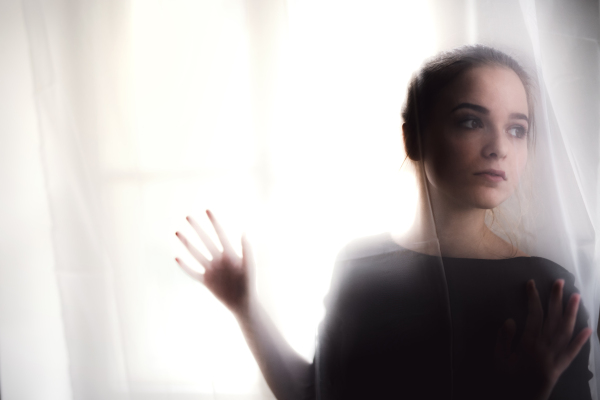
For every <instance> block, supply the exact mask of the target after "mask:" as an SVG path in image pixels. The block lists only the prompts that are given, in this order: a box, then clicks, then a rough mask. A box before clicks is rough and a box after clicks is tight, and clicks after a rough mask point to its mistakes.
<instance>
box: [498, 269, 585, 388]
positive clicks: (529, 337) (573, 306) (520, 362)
mask: <svg viewBox="0 0 600 400" xmlns="http://www.w3.org/2000/svg"><path fill="white" fill-rule="evenodd" d="M563 286H564V281H563V280H562V279H559V280H556V281H555V282H554V285H553V287H552V291H551V294H550V299H549V301H548V315H547V317H546V319H545V320H544V311H543V309H542V303H541V301H540V297H539V294H538V291H537V289H536V287H535V282H534V281H533V280H530V281H529V282H527V297H528V309H529V314H528V316H527V321H526V323H525V330H524V332H523V336H522V338H521V341H520V342H519V344H518V346H517V349H516V351H515V352H513V351H512V350H511V345H512V341H513V338H514V335H515V332H516V324H515V321H514V320H512V319H508V320H506V322H505V323H504V325H503V326H502V327H501V328H500V330H499V332H498V338H497V341H496V352H495V363H496V368H497V372H498V379H499V382H498V383H499V385H500V390H501V391H502V392H503V394H504V395H508V396H509V397H510V398H513V399H536V400H537V399H547V398H548V397H549V396H550V394H551V393H552V389H553V388H554V385H555V384H556V382H557V381H558V378H559V377H560V375H561V374H562V373H563V372H564V371H565V369H567V367H568V366H569V365H570V364H571V362H572V361H573V359H574V358H575V356H577V354H578V353H579V351H580V350H581V348H582V347H583V345H584V344H585V342H586V341H587V340H588V338H589V337H590V335H591V333H592V330H591V329H590V328H585V329H583V330H582V331H581V332H579V334H578V335H577V336H576V337H575V339H573V340H571V338H572V336H573V329H574V327H575V320H576V317H577V310H578V308H579V301H580V296H579V294H577V293H575V294H573V295H571V298H570V299H569V301H568V303H567V306H566V309H565V310H564V312H563V302H562V293H563Z"/></svg>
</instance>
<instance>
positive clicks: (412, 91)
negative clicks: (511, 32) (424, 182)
mask: <svg viewBox="0 0 600 400" xmlns="http://www.w3.org/2000/svg"><path fill="white" fill-rule="evenodd" d="M485 65H489V66H500V67H506V68H510V69H511V70H513V71H514V72H515V73H516V74H517V75H518V77H519V78H520V79H521V82H522V83H523V86H524V87H525V92H526V93H527V104H528V107H529V120H530V125H529V126H530V127H529V134H528V136H529V140H530V141H532V140H533V132H534V130H533V125H534V124H533V122H534V118H533V95H532V92H533V90H532V88H533V83H532V81H531V79H530V77H529V75H528V74H527V72H525V70H524V69H523V67H521V65H520V64H519V63H518V62H517V61H516V60H515V59H514V58H512V57H511V56H509V55H508V54H506V53H503V52H501V51H500V50H496V49H494V48H491V47H487V46H483V45H474V46H463V47H458V48H456V49H453V50H450V51H446V52H442V53H440V54H438V55H436V56H435V57H433V58H432V59H430V60H428V61H427V62H426V63H425V64H424V65H423V67H422V68H421V70H420V71H419V73H418V74H415V75H414V76H413V78H412V79H411V81H410V84H409V86H408V93H407V96H406V102H405V104H404V107H403V109H402V119H403V120H404V123H405V124H406V125H407V129H404V135H403V136H404V149H405V150H406V156H407V157H408V158H410V159H411V160H413V161H416V160H419V159H420V158H421V157H420V154H421V152H420V139H422V137H421V138H419V135H422V134H423V132H424V130H425V128H426V126H427V123H428V121H429V119H430V117H431V111H432V109H433V107H434V105H435V101H436V99H437V96H438V95H439V93H440V91H441V90H442V89H443V88H444V87H445V86H446V85H448V84H449V83H450V82H452V81H453V80H454V79H456V78H457V77H458V76H459V75H460V74H462V73H463V72H465V71H467V70H470V69H472V68H475V67H480V66H485Z"/></svg>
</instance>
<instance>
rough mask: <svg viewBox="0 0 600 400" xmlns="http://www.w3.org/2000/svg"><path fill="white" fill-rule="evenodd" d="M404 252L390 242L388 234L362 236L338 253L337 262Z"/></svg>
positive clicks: (390, 238) (347, 244)
mask: <svg viewBox="0 0 600 400" xmlns="http://www.w3.org/2000/svg"><path fill="white" fill-rule="evenodd" d="M401 250H404V249H403V248H402V247H400V246H399V245H398V244H397V243H396V242H394V241H393V240H392V237H391V235H390V233H388V232H386V233H380V234H376V235H370V236H363V237H359V238H356V239H353V240H351V241H349V242H348V243H346V245H345V246H344V247H342V249H341V250H340V251H339V252H338V256H337V261H338V262H340V261H342V262H343V261H350V260H358V259H364V258H370V257H375V256H379V255H382V254H389V253H394V252H397V251H401Z"/></svg>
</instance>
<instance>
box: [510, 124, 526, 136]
mask: <svg viewBox="0 0 600 400" xmlns="http://www.w3.org/2000/svg"><path fill="white" fill-rule="evenodd" d="M508 134H509V135H511V136H514V137H516V138H522V137H524V136H525V135H527V130H526V129H525V127H523V126H520V125H518V126H513V127H511V128H508Z"/></svg>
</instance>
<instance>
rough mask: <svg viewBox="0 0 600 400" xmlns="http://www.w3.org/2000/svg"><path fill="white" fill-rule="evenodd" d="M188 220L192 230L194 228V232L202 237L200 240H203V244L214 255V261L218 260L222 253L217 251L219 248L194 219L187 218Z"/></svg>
mask: <svg viewBox="0 0 600 400" xmlns="http://www.w3.org/2000/svg"><path fill="white" fill-rule="evenodd" d="M186 219H187V221H188V222H189V223H190V225H191V226H192V228H194V230H195V231H196V233H197V234H198V236H199V237H200V240H202V243H204V245H205V246H206V249H207V250H208V251H209V252H210V254H211V255H212V257H213V259H215V258H218V257H219V254H220V253H221V252H220V251H219V249H217V246H215V244H214V243H213V241H212V240H211V238H210V237H209V236H208V235H207V234H206V232H204V230H202V228H201V227H200V225H199V224H198V223H197V222H196V221H195V220H194V219H193V218H192V217H186Z"/></svg>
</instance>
